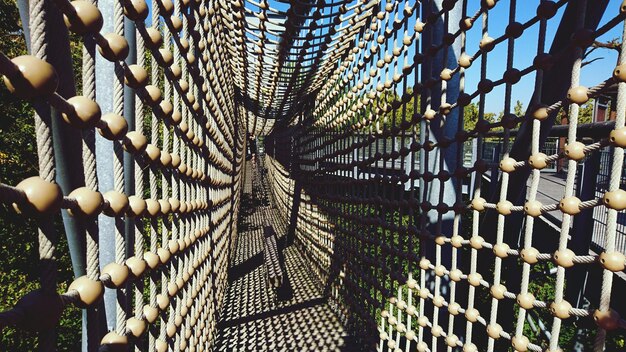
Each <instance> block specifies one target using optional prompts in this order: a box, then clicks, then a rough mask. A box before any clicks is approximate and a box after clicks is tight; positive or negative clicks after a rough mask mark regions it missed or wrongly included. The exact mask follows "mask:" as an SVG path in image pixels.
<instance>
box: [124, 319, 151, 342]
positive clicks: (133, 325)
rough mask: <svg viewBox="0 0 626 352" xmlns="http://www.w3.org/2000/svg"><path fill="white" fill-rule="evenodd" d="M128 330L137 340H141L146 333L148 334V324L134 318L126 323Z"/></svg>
mask: <svg viewBox="0 0 626 352" xmlns="http://www.w3.org/2000/svg"><path fill="white" fill-rule="evenodd" d="M126 330H127V331H129V332H130V333H131V334H132V335H133V336H134V337H135V338H139V337H141V335H143V333H144V332H146V322H145V321H143V320H141V319H138V318H135V317H132V318H130V319H128V320H127V321H126Z"/></svg>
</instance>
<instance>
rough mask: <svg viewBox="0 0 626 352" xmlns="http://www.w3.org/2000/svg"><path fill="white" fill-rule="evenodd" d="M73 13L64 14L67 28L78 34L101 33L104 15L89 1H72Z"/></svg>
mask: <svg viewBox="0 0 626 352" xmlns="http://www.w3.org/2000/svg"><path fill="white" fill-rule="evenodd" d="M70 5H71V6H72V7H73V11H71V12H69V13H65V14H63V20H64V21H65V25H66V26H67V28H68V29H69V30H70V31H71V32H73V33H76V34H79V35H85V34H95V33H98V32H100V30H101V29H102V25H103V23H104V21H103V19H102V13H100V10H98V8H97V7H96V5H94V4H92V3H91V2H89V1H83V0H79V1H72V2H71V3H70Z"/></svg>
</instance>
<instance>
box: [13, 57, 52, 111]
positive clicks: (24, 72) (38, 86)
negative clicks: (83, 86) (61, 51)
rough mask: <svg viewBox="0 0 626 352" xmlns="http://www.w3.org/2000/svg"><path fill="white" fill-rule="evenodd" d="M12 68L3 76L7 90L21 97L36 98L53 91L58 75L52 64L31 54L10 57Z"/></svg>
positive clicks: (45, 95)
mask: <svg viewBox="0 0 626 352" xmlns="http://www.w3.org/2000/svg"><path fill="white" fill-rule="evenodd" d="M11 62H12V63H13V65H14V68H13V69H11V71H10V72H8V73H7V74H6V75H5V76H4V77H3V79H4V84H5V85H6V86H7V89H8V90H9V92H11V93H12V94H13V95H15V96H16V97H18V98H21V99H28V100H32V99H38V98H42V97H47V96H49V95H51V94H52V93H54V92H55V91H56V89H57V86H58V85H59V77H58V76H57V73H56V70H55V69H54V67H53V66H52V65H50V64H49V63H47V62H46V61H43V60H41V59H38V58H36V57H34V56H31V55H22V56H18V57H15V58H13V59H11Z"/></svg>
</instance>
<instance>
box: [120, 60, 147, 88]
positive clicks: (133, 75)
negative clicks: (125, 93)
mask: <svg viewBox="0 0 626 352" xmlns="http://www.w3.org/2000/svg"><path fill="white" fill-rule="evenodd" d="M124 84H126V85H127V86H129V87H131V88H133V89H139V88H142V87H145V86H146V84H148V71H146V69H145V68H143V67H142V66H140V65H134V64H133V65H128V66H126V67H125V68H124Z"/></svg>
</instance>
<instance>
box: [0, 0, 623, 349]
mask: <svg viewBox="0 0 626 352" xmlns="http://www.w3.org/2000/svg"><path fill="white" fill-rule="evenodd" d="M24 3H27V5H28V6H27V9H28V11H25V12H24V13H23V14H22V15H23V18H22V22H23V24H24V29H25V30H24V33H25V34H26V35H27V36H28V37H27V42H28V48H29V55H25V56H20V57H8V56H7V55H5V54H0V73H2V75H3V76H4V82H5V86H6V88H2V89H8V90H9V91H10V92H11V93H13V94H14V95H15V96H16V97H18V98H20V99H25V100H28V101H30V102H31V103H32V106H33V109H34V115H33V119H34V125H35V127H36V132H37V133H36V146H37V152H38V162H39V164H38V165H39V167H38V169H39V175H36V176H33V177H31V178H28V179H25V180H24V181H22V182H20V183H19V184H14V185H10V184H4V183H2V184H0V201H1V202H2V203H3V204H5V205H7V206H12V207H14V208H15V211H17V212H18V213H20V214H21V216H25V217H32V218H35V219H36V220H37V226H38V237H37V239H38V251H39V257H40V259H41V280H40V282H41V289H40V290H37V291H34V292H32V293H30V294H28V295H26V296H25V297H24V298H22V299H21V300H20V301H19V302H16V305H15V308H13V309H11V310H8V311H5V312H2V313H0V328H4V327H8V326H11V327H16V328H18V329H26V330H33V331H37V332H38V333H39V345H40V347H41V349H43V350H55V349H56V345H57V342H56V340H55V339H56V337H55V336H56V334H55V329H56V328H57V326H56V325H57V323H58V321H59V318H60V316H61V314H62V312H63V310H64V308H65V307H66V306H68V305H72V304H73V305H77V306H78V307H81V308H83V309H85V311H86V312H87V314H85V315H84V319H85V323H86V325H85V326H86V330H85V331H86V336H84V337H83V340H84V341H85V344H84V348H85V349H87V350H90V351H92V350H94V351H95V350H98V349H101V348H113V349H115V348H119V349H120V350H128V349H130V348H135V349H136V350H148V351H166V350H175V351H178V350H192V351H194V350H195V351H204V350H209V349H211V348H214V347H220V346H215V345H214V342H215V336H216V330H217V321H218V319H219V316H220V311H221V310H222V303H223V299H224V296H225V291H226V288H227V286H228V268H229V265H231V264H232V262H233V260H234V259H233V258H234V253H235V251H234V248H235V246H236V245H237V243H238V229H237V222H238V221H237V220H238V218H239V210H240V203H241V202H240V196H241V194H242V192H243V191H244V182H245V180H246V179H248V180H249V178H250V177H252V176H251V174H250V172H246V169H247V167H246V162H248V163H250V162H251V163H255V165H256V166H255V167H258V168H260V169H264V170H266V171H263V172H262V173H261V175H264V176H260V177H265V179H264V180H263V184H264V185H267V188H268V193H269V196H270V197H269V202H270V203H271V204H272V207H274V208H276V209H278V211H277V212H276V213H277V214H279V216H280V217H282V219H281V223H284V224H286V226H285V228H286V229H285V231H286V232H287V236H288V237H289V236H290V237H291V238H293V240H294V242H295V244H296V246H297V248H298V251H299V253H300V254H301V255H302V258H304V260H305V261H306V262H307V263H308V264H309V266H310V268H311V269H312V270H313V271H314V273H315V276H316V278H317V280H318V281H319V284H320V285H321V287H323V292H324V295H325V296H326V297H327V299H328V300H329V302H330V304H331V307H332V310H333V314H336V315H337V317H339V321H340V322H341V324H342V325H343V326H344V328H345V330H346V331H347V332H348V334H349V335H350V336H351V337H352V340H350V341H351V342H350V343H349V344H348V346H347V348H352V349H349V350H355V351H357V350H373V349H376V350H378V351H394V352H395V351H415V350H417V351H437V350H447V351H456V350H459V351H460V350H462V351H465V352H470V351H504V350H509V349H513V350H516V351H527V350H531V351H560V350H562V349H564V348H565V347H564V346H568V347H567V348H574V347H573V346H574V345H575V344H574V343H572V342H571V341H570V340H569V339H570V338H571V336H572V331H574V333H573V334H574V335H575V336H583V335H584V336H586V339H587V340H586V342H580V344H581V345H579V346H578V348H580V346H582V345H584V347H586V348H590V349H592V350H594V351H604V350H610V349H613V348H619V341H620V340H619V336H622V337H623V329H624V328H625V327H626V322H625V321H624V319H622V318H621V317H620V311H621V312H622V313H623V312H624V310H626V309H625V306H624V304H623V302H620V300H619V298H616V297H617V296H618V295H620V294H621V293H623V292H625V289H624V283H625V278H626V276H624V268H625V265H626V256H625V254H626V246H625V243H626V241H625V238H626V234H625V233H626V230H624V225H625V224H624V217H623V210H624V209H626V191H625V190H624V188H625V186H624V182H623V177H624V176H623V169H624V168H623V161H624V149H623V148H624V147H626V127H625V126H624V125H625V122H626V120H625V117H626V105H625V102H626V96H625V94H626V66H625V65H624V61H625V60H626V56H625V54H624V48H625V46H624V44H623V40H622V39H623V37H624V28H625V27H624V19H625V18H626V5H625V4H624V3H622V2H620V1H591V0H587V1H585V0H569V1H568V0H560V1H516V0H508V1H505V0H502V1H497V0H482V1H474V0H428V1H426V0H424V1H393V0H387V1H381V0H359V1H350V0H338V1H331V0H319V1H308V0H291V1H267V0H261V1H259V2H255V1H251V0H249V1H248V0H246V1H244V0H226V1H218V0H182V1H171V0H151V2H146V1H145V0H121V1H111V0H100V1H95V0H79V1H72V2H70V1H68V0H49V1H44V0H30V1H28V2H24ZM68 32H71V33H73V34H75V35H76V36H74V37H72V38H79V39H78V45H80V46H82V53H81V55H80V58H78V59H79V60H81V62H80V63H79V66H80V67H81V73H80V74H79V75H78V76H76V75H75V73H74V72H73V71H72V66H71V64H70V63H68V57H69V54H70V45H75V44H76V43H77V42H76V40H75V39H72V42H70V41H69V40H68V35H67V34H68ZM613 38H617V39H616V40H614V41H612V42H611V43H610V45H609V44H607V43H606V42H607V41H608V40H609V39H613ZM596 49H599V50H603V49H604V50H607V53H606V54H605V57H603V58H602V59H603V60H601V61H599V63H598V62H595V61H596V60H593V59H592V58H593V56H592V53H593V52H594V51H595V50H596ZM596 53H597V51H596ZM590 55H591V56H590ZM76 59H77V58H76V57H74V60H76ZM602 66H604V67H602ZM602 102H604V103H602ZM590 107H592V109H591V110H593V112H592V114H591V115H589V114H588V113H587V112H588V111H590V110H589V109H590ZM600 116H601V117H600ZM2 118H10V117H2ZM96 131H97V132H96ZM0 138H2V137H0ZM251 144H254V148H252V149H258V152H259V153H258V154H259V155H258V156H257V155H254V156H252V159H251V161H246V153H247V150H250V149H251ZM257 145H258V147H257ZM261 146H262V147H263V151H262V152H261V150H260V149H261ZM248 153H253V154H254V153H255V150H252V151H249V152H248ZM257 158H262V160H261V161H259V160H258V159H257ZM248 168H249V167H248ZM255 172H256V171H255ZM70 175H71V176H70ZM77 175H78V176H77ZM0 177H2V175H0ZM248 184H252V183H251V182H248ZM252 187H254V185H253V186H252ZM264 187H265V186H264ZM59 213H61V214H62V215H63V220H64V221H63V223H64V229H63V231H62V233H58V231H57V228H55V226H54V224H53V219H54V218H55V216H56V217H58V214H59ZM281 236H282V234H281ZM65 240H67V241H68V242H71V243H77V244H78V245H77V246H75V247H72V248H73V249H72V253H71V255H72V259H73V261H74V263H73V264H75V266H76V268H78V269H77V271H76V270H75V271H76V279H75V280H74V281H73V282H72V283H71V284H70V285H69V287H68V288H67V290H63V292H60V291H61V290H60V287H65V286H64V285H61V284H63V283H59V282H58V280H57V277H56V270H57V260H56V258H57V257H58V256H59V253H57V252H58V250H57V247H58V243H59V241H65ZM274 246H275V244H274ZM273 255H274V256H276V255H275V253H273ZM276 270H278V271H280V270H279V269H276ZM103 298H104V299H103ZM99 314H104V315H106V324H105V323H104V322H103V321H102V319H100V318H99V316H98V315H99ZM42 315H43V316H45V317H46V318H45V319H39V318H38V317H39V316H42ZM616 341H618V342H616ZM621 343H623V338H622V340H621ZM585 344H586V345H585ZM133 346H134V347H133ZM222 347H223V346H222ZM622 347H623V345H622Z"/></svg>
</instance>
